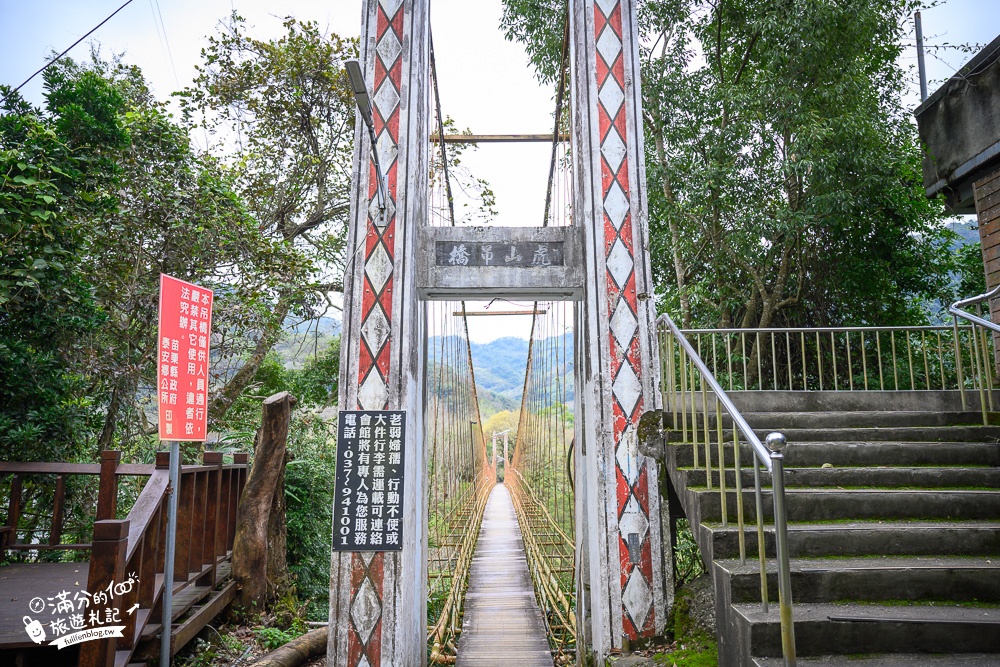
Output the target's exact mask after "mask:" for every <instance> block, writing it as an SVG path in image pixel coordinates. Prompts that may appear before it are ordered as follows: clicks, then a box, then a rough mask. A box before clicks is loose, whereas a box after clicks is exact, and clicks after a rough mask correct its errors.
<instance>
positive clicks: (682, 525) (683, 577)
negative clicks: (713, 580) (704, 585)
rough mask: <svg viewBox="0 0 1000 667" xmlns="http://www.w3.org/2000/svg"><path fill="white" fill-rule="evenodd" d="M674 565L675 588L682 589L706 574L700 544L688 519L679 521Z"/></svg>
mask: <svg viewBox="0 0 1000 667" xmlns="http://www.w3.org/2000/svg"><path fill="white" fill-rule="evenodd" d="M674 563H675V568H676V572H677V581H675V582H674V587H675V588H680V587H681V586H683V585H684V584H686V583H688V582H689V581H693V580H695V579H697V578H698V577H700V576H701V575H703V574H705V563H704V561H702V559H701V552H700V551H699V550H698V543H697V542H695V541H694V534H693V533H692V532H691V526H690V524H689V523H688V520H687V519H678V520H677V544H676V545H674Z"/></svg>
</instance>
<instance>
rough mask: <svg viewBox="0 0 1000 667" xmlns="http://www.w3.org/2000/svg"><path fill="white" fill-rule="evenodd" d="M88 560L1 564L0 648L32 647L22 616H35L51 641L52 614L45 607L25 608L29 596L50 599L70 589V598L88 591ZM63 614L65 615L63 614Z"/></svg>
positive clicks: (33, 617) (29, 599) (53, 618)
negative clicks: (34, 609)
mask: <svg viewBox="0 0 1000 667" xmlns="http://www.w3.org/2000/svg"><path fill="white" fill-rule="evenodd" d="M89 568H90V564H89V563H30V564H28V563H15V564H13V565H7V566H4V567H0V591H3V593H2V595H3V598H2V599H0V647H2V648H5V649H11V648H34V647H35V644H34V643H33V642H32V641H31V639H30V638H29V637H28V633H27V632H25V630H24V617H25V616H30V617H31V618H32V619H37V620H39V621H41V622H42V623H43V625H44V626H45V631H46V634H47V637H46V638H47V639H49V640H51V639H52V637H51V636H48V635H51V634H52V633H51V631H50V630H49V621H51V620H55V617H53V616H52V614H51V613H49V610H45V611H44V612H43V613H41V614H36V613H33V612H32V611H31V610H30V609H28V604H29V603H30V602H31V600H32V598H36V597H40V598H42V599H46V598H53V597H55V596H56V594H58V593H60V592H61V591H69V592H70V595H69V598H70V600H72V599H73V595H74V594H76V593H77V591H80V590H87V571H88V569H89ZM62 616H63V617H65V616H66V614H62Z"/></svg>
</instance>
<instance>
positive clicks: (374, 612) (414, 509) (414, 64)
mask: <svg viewBox="0 0 1000 667" xmlns="http://www.w3.org/2000/svg"><path fill="white" fill-rule="evenodd" d="M429 4H430V2H429V0H365V2H364V18H363V26H362V30H361V53H360V58H359V60H360V62H361V66H362V68H363V70H364V76H365V81H367V85H368V89H369V92H370V93H371V94H372V101H373V106H374V109H373V116H374V118H375V132H376V135H377V136H376V146H375V149H376V150H378V151H379V160H380V162H381V166H382V169H383V173H385V174H386V177H387V181H388V188H387V189H388V202H387V205H386V211H385V216H384V217H385V222H386V224H385V226H384V227H383V226H381V224H378V225H377V224H376V222H379V223H380V222H381V218H382V216H381V215H380V213H379V210H378V204H377V203H374V202H376V201H377V197H376V188H375V180H374V165H373V163H372V160H371V151H372V146H371V141H370V139H369V137H368V132H367V130H366V129H365V128H364V125H363V122H362V121H361V119H360V118H359V119H358V121H357V124H356V126H355V133H354V137H355V142H354V147H355V148H354V174H353V184H352V189H351V217H350V223H349V228H348V243H347V248H348V250H347V254H348V256H350V257H354V258H355V259H354V260H352V262H351V263H350V264H349V267H348V271H347V272H346V273H345V275H344V317H343V333H342V334H341V341H342V343H341V345H342V352H341V356H340V360H341V361H340V385H339V386H340V400H339V405H340V407H341V408H344V409H348V410H350V409H362V410H404V411H406V413H407V417H406V432H405V435H404V437H405V442H406V452H405V460H404V472H403V474H404V482H403V490H404V494H403V497H402V499H401V500H402V512H403V515H402V527H403V532H402V535H401V537H402V551H396V552H371V551H369V552H355V553H349V552H336V553H334V554H333V558H332V560H331V567H330V616H329V618H330V626H329V643H328V646H327V664H328V665H329V667H356V666H357V665H358V664H359V663H360V664H366V663H368V664H371V665H373V667H374V666H375V665H393V666H394V667H405V666H408V665H421V664H423V663H424V661H425V659H426V658H425V656H426V654H427V646H426V643H427V638H426V636H425V629H426V625H427V618H426V603H427V591H426V586H427V584H426V582H427V540H426V531H427V498H426V480H425V476H426V469H425V461H424V452H423V446H422V440H423V423H424V422H423V409H424V405H423V382H422V381H421V372H422V371H421V369H422V365H423V359H424V356H423V355H424V352H425V348H424V339H423V336H425V335H426V332H425V331H424V328H423V327H422V326H421V320H422V317H423V310H422V308H421V305H420V303H419V302H418V299H417V284H416V261H414V258H415V257H416V252H417V251H416V247H417V232H418V229H419V227H420V226H421V225H424V224H426V222H427V205H428V195H429V186H428V182H427V174H428V173H429V170H430V163H429V150H430V141H429V137H430V123H429V118H430V116H429V95H428V83H429V81H430V67H429V63H430V51H429V45H430V42H429V39H430V21H429V15H428V12H429ZM359 116H360V114H359ZM331 530H332V526H331Z"/></svg>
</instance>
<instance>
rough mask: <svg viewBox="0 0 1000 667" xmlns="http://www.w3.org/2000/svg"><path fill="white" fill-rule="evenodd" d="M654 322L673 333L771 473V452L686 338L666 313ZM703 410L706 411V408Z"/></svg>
mask: <svg viewBox="0 0 1000 667" xmlns="http://www.w3.org/2000/svg"><path fill="white" fill-rule="evenodd" d="M656 322H657V324H664V325H666V326H667V328H668V329H670V330H671V332H673V334H674V336H675V337H676V338H677V343H678V344H679V345H680V346H681V347H683V348H684V351H685V352H686V353H687V355H688V357H689V358H690V359H691V361H692V362H693V363H694V365H695V367H696V368H697V369H698V370H699V371H701V375H702V377H703V378H705V381H706V382H708V385H709V387H711V388H712V392H713V393H714V394H715V397H716V398H717V399H718V401H719V402H720V403H722V406H723V407H724V408H726V412H728V413H729V416H730V417H732V420H733V423H734V424H735V425H736V427H737V428H739V430H740V433H742V434H743V437H744V438H746V440H747V442H749V443H750V446H751V447H753V450H754V453H755V454H756V455H757V458H758V459H760V462H761V463H763V464H764V467H765V468H767V471H768V472H773V464H772V463H771V452H769V451H768V449H767V447H765V446H764V445H763V443H761V441H760V438H758V437H757V434H756V433H754V432H753V429H752V428H750V424H748V423H747V421H746V419H744V418H743V415H742V414H740V411H739V410H738V409H737V408H736V405H734V404H733V401H732V399H730V398H729V396H727V395H726V392H725V390H724V389H723V388H722V385H720V384H719V381H718V380H716V379H715V376H714V375H712V371H710V370H709V369H708V366H706V365H705V362H704V361H702V360H701V357H700V356H699V355H698V353H697V352H696V351H695V349H694V347H692V346H691V343H690V342H689V341H688V339H687V337H685V336H684V334H683V333H682V332H681V330H680V329H679V328H678V327H677V325H676V324H674V321H673V320H672V319H670V316H669V315H667V314H666V313H664V314H663V315H660V317H659V318H658V319H657V320H656ZM705 409H706V411H707V407H706V408H705Z"/></svg>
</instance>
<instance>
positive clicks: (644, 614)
mask: <svg viewBox="0 0 1000 667" xmlns="http://www.w3.org/2000/svg"><path fill="white" fill-rule="evenodd" d="M594 40H595V47H596V48H595V59H596V63H595V65H596V74H597V114H598V121H599V128H600V144H601V153H602V158H601V184H602V191H601V196H602V201H603V203H604V249H605V253H606V255H605V260H606V262H607V263H608V265H607V287H608V303H607V306H608V311H607V312H608V314H609V316H610V314H612V313H615V311H616V309H617V308H618V307H619V302H620V301H624V302H625V304H626V305H627V306H628V308H629V309H630V310H631V314H632V315H633V316H636V315H637V314H638V310H637V300H636V289H635V271H634V269H635V256H634V250H633V237H632V213H631V189H630V183H629V155H627V154H626V155H625V157H624V158H622V157H621V150H622V149H621V147H622V145H626V146H627V145H628V140H627V136H628V135H627V133H626V127H627V113H626V103H625V91H626V88H625V63H624V58H625V53H624V51H623V48H622V4H621V0H618V1H617V2H615V1H613V0H604V1H602V2H595V3H594ZM618 159H620V160H621V162H620V163H618ZM616 167H617V168H616ZM616 184H617V188H616V187H615V185H616ZM618 188H620V189H621V190H620V191H619V190H618ZM622 193H624V195H625V196H624V198H622V196H621V194H622ZM617 241H621V244H623V245H624V249H625V250H626V251H627V252H622V251H621V249H620V247H619V248H618V249H615V250H614V251H613V249H614V248H615V244H616V242H617ZM616 277H617V278H616ZM619 281H620V282H619ZM608 340H609V345H610V350H609V352H610V355H611V356H610V358H611V384H612V396H613V403H612V409H613V413H614V424H613V425H614V439H615V453H616V456H615V461H616V464H615V465H616V475H615V478H616V485H617V493H616V496H617V501H618V519H619V521H622V517H623V514H624V512H625V510H626V507H627V506H628V504H629V499H630V498H635V501H636V503H637V505H638V508H639V511H641V512H642V514H643V515H644V517H645V519H646V520H647V521H648V519H649V486H648V481H647V471H646V465H645V462H643V461H641V460H640V461H632V462H631V463H632V465H635V466H637V467H638V471H637V474H636V471H635V470H632V471H626V470H623V469H622V461H623V460H625V461H630V459H629V456H628V454H627V452H622V451H619V450H620V448H626V447H628V443H627V442H626V437H625V436H626V433H627V432H628V431H629V429H630V428H634V427H637V426H638V423H639V416H640V415H641V414H642V409H643V400H642V389H641V386H642V385H641V381H642V380H641V378H642V366H641V363H640V351H639V334H638V331H635V332H633V333H632V335H631V337H630V338H629V339H627V340H625V341H619V340H618V339H617V337H616V336H615V335H609V336H608ZM626 366H628V368H627V369H626ZM636 396H638V398H637V399H636ZM629 467H631V466H629ZM630 479H632V480H633V481H632V482H631V483H630V481H629V480H630ZM633 507H635V506H634V505H633ZM627 540H628V536H627V535H623V534H621V532H619V535H618V551H619V562H620V567H621V572H620V575H621V576H620V585H621V590H622V630H623V632H624V633H625V634H626V635H627V636H628V637H629V638H630V639H633V640H634V639H637V638H639V637H640V636H642V637H649V636H652V635H653V634H654V628H655V618H654V616H655V614H654V611H653V598H652V594H651V591H652V590H653V567H652V557H651V543H650V538H649V531H645V533H644V534H643V535H641V536H640V540H641V542H640V543H639V544H638V545H633V548H634V547H635V546H638V547H639V548H638V553H630V551H629V545H628V543H627ZM634 560H638V562H633V561H634ZM635 576H641V577H642V579H643V580H644V582H645V584H646V585H645V586H643V585H642V582H638V581H637V582H632V585H629V584H630V580H631V579H632V578H633V577H635ZM640 626H641V627H640Z"/></svg>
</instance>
